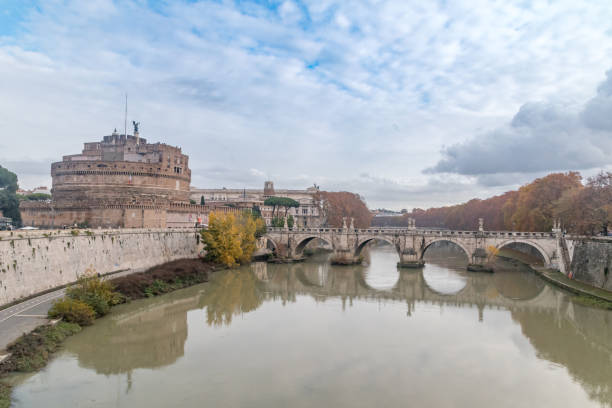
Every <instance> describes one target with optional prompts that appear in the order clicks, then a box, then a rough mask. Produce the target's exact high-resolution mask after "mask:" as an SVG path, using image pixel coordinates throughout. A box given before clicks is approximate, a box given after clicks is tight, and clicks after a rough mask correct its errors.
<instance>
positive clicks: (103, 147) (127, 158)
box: [51, 133, 191, 207]
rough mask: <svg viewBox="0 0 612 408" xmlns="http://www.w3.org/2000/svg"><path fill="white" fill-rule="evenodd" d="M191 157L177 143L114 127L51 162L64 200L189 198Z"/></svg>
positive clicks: (56, 192) (56, 193) (57, 195)
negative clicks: (114, 130)
mask: <svg viewBox="0 0 612 408" xmlns="http://www.w3.org/2000/svg"><path fill="white" fill-rule="evenodd" d="M188 162H189V158H188V156H187V155H184V154H182V152H181V149H180V148H178V147H173V146H169V145H166V144H162V143H151V144H149V143H147V141H146V139H143V138H141V137H140V136H139V135H138V134H137V133H136V134H135V135H134V136H131V135H128V136H127V137H126V136H125V135H119V134H117V133H113V134H112V135H110V136H104V138H103V140H102V142H94V143H85V147H84V149H83V152H82V153H81V154H75V155H69V156H64V158H63V160H62V161H61V162H57V163H53V164H52V165H51V178H52V180H53V189H52V191H51V192H52V194H53V201H54V202H55V203H56V204H57V205H60V206H74V205H75V204H77V205H80V206H82V205H84V204H85V205H86V206H89V207H93V206H100V205H118V204H129V205H133V204H143V205H150V204H169V203H177V202H179V203H188V202H189V184H190V181H191V170H189V163H188Z"/></svg>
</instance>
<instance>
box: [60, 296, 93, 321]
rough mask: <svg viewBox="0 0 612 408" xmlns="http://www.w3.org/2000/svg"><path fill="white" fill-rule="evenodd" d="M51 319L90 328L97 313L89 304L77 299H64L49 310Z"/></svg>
mask: <svg viewBox="0 0 612 408" xmlns="http://www.w3.org/2000/svg"><path fill="white" fill-rule="evenodd" d="M49 317H51V318H53V319H60V318H61V319H64V320H65V321H66V322H69V323H76V324H78V325H80V326H89V325H90V324H92V323H93V321H94V319H95V318H96V312H94V309H93V308H92V307H91V306H89V305H88V304H87V303H85V302H82V301H80V300H77V299H70V298H62V299H60V300H58V301H57V302H55V303H54V304H53V306H52V307H51V309H49Z"/></svg>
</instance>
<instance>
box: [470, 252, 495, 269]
mask: <svg viewBox="0 0 612 408" xmlns="http://www.w3.org/2000/svg"><path fill="white" fill-rule="evenodd" d="M470 261H471V262H470V263H469V264H468V266H467V270H468V271H470V272H493V267H491V265H489V262H488V261H489V257H488V254H487V251H486V250H485V249H484V248H476V249H475V250H474V252H473V253H472V259H471V260H470Z"/></svg>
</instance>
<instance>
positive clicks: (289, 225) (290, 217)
mask: <svg viewBox="0 0 612 408" xmlns="http://www.w3.org/2000/svg"><path fill="white" fill-rule="evenodd" d="M294 223H295V220H294V219H293V215H289V217H287V227H288V228H293V224H294Z"/></svg>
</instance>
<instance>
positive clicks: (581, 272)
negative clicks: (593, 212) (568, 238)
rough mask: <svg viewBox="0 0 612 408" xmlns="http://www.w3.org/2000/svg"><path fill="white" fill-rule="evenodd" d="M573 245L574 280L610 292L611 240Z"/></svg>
mask: <svg viewBox="0 0 612 408" xmlns="http://www.w3.org/2000/svg"><path fill="white" fill-rule="evenodd" d="M574 244H575V245H574V253H573V257H572V268H571V270H572V273H573V276H574V279H576V280H579V281H581V282H584V283H588V284H589V285H592V286H595V287H597V288H602V289H606V290H609V291H612V239H597V238H593V239H583V240H579V241H576V242H575V243H574Z"/></svg>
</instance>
